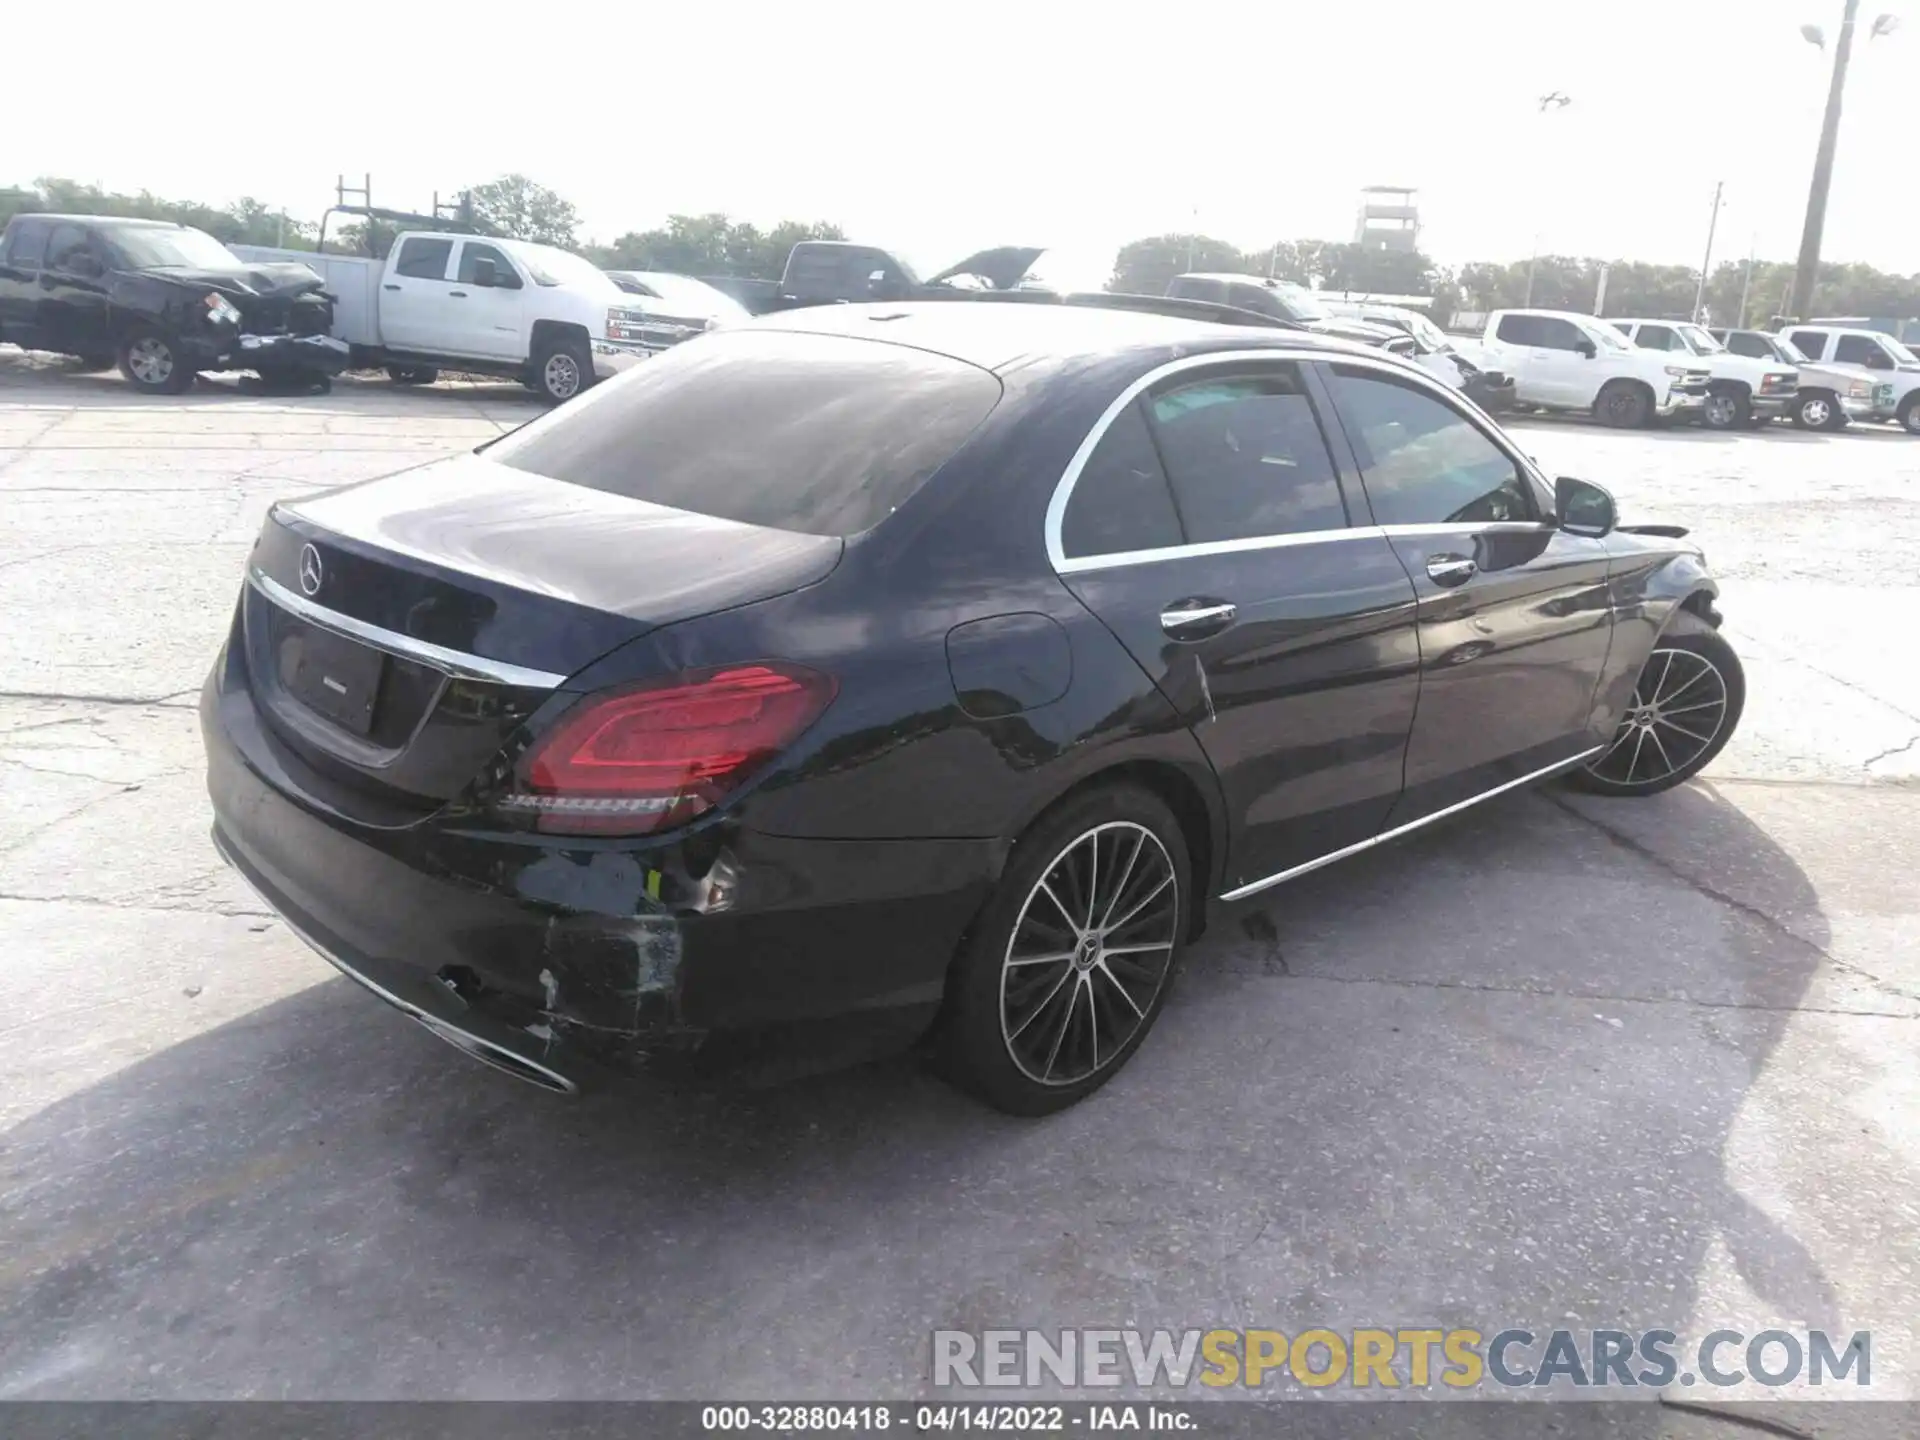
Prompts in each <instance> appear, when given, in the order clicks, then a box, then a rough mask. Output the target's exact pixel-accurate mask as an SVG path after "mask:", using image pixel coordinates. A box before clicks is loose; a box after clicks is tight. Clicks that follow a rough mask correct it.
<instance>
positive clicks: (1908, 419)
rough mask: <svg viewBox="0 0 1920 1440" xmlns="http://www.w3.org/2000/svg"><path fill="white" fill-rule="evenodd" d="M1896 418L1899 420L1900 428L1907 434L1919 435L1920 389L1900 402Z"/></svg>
mask: <svg viewBox="0 0 1920 1440" xmlns="http://www.w3.org/2000/svg"><path fill="white" fill-rule="evenodd" d="M1896 418H1898V420H1899V421H1900V428H1901V429H1902V430H1904V431H1906V432H1907V433H1908V434H1909V435H1920V390H1916V391H1914V392H1913V393H1912V394H1911V395H1909V396H1907V398H1906V399H1904V400H1902V401H1901V402H1900V410H1899V412H1898V415H1897V417H1896Z"/></svg>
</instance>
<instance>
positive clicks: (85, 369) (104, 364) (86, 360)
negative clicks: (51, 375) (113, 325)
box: [73, 350, 120, 375]
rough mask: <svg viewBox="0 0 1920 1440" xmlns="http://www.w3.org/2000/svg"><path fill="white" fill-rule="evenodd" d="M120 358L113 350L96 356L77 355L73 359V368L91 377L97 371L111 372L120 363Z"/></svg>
mask: <svg viewBox="0 0 1920 1440" xmlns="http://www.w3.org/2000/svg"><path fill="white" fill-rule="evenodd" d="M119 358H120V357H119V356H117V355H115V354H114V353H113V352H112V351H111V350H108V351H106V352H104V353H102V354H96V355H76V356H74V357H73V368H74V369H76V370H78V371H79V372H80V373H81V374H83V375H90V374H92V373H93V372H95V371H96V370H111V369H112V368H113V367H114V366H115V365H116V364H118V363H119Z"/></svg>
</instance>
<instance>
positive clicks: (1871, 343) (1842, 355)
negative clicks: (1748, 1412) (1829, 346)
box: [1833, 335, 1893, 370]
mask: <svg viewBox="0 0 1920 1440" xmlns="http://www.w3.org/2000/svg"><path fill="white" fill-rule="evenodd" d="M1833 358H1834V359H1835V360H1837V361H1838V362H1839V363H1840V364H1842V365H1865V366H1866V367H1867V368H1868V369H1869V370H1891V369H1893V359H1892V357H1891V356H1889V355H1888V354H1887V352H1886V351H1885V350H1884V349H1883V348H1881V345H1880V342H1879V341H1878V340H1870V339H1868V338H1867V337H1866V336H1865V335H1842V336H1840V337H1839V339H1838V340H1837V341H1836V342H1835V344H1834V347H1833Z"/></svg>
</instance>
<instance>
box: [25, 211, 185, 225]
mask: <svg viewBox="0 0 1920 1440" xmlns="http://www.w3.org/2000/svg"><path fill="white" fill-rule="evenodd" d="M13 219H14V220H57V221H62V222H70V223H72V224H75V225H108V226H117V227H119V228H121V229H129V230H131V229H140V230H192V229H194V228H195V227H194V226H192V225H188V224H187V223H186V222H184V221H181V220H148V219H145V218H144V217H142V216H139V215H56V214H52V213H50V212H43V211H38V210H23V211H21V212H20V213H19V214H18V215H15V216H14V217H13ZM8 223H9V224H11V223H12V221H9V222H8Z"/></svg>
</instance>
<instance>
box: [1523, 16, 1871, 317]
mask: <svg viewBox="0 0 1920 1440" xmlns="http://www.w3.org/2000/svg"><path fill="white" fill-rule="evenodd" d="M1855 3H1858V0H1855ZM1572 103H1573V97H1572V96H1571V95H1568V94H1566V93H1565V92H1563V91H1560V90H1549V91H1548V92H1547V93H1546V94H1545V95H1542V96H1541V97H1540V100H1539V108H1540V114H1541V115H1542V116H1546V115H1550V114H1552V113H1553V112H1554V111H1556V110H1564V109H1566V108H1567V106H1569V105H1571V104H1572ZM1541 133H1544V131H1536V134H1541ZM1539 263H1540V232H1539V231H1537V230H1536V231H1534V234H1533V254H1532V255H1531V256H1529V257H1528V258H1527V298H1526V299H1525V300H1524V301H1523V302H1522V304H1521V308H1522V309H1527V310H1530V309H1532V308H1533V272H1534V268H1535V267H1536V266H1537V265H1539Z"/></svg>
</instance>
